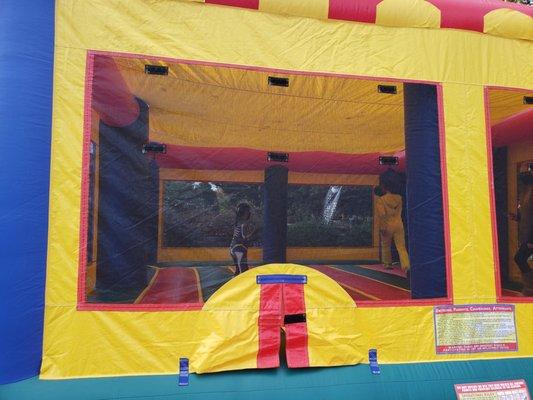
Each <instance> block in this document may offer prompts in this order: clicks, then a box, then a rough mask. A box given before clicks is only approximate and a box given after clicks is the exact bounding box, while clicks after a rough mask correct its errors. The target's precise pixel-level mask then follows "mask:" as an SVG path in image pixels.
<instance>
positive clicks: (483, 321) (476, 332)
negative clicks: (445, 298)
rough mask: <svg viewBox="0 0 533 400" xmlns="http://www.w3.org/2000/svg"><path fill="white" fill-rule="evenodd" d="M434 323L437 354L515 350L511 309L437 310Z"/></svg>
mask: <svg viewBox="0 0 533 400" xmlns="http://www.w3.org/2000/svg"><path fill="white" fill-rule="evenodd" d="M434 321H435V344H436V349H437V354H450V353H482V352H488V351H497V352H499V351H516V350H518V340H517V337H516V325H515V317H514V305H510V304H480V305H472V304H471V305H461V306H436V307H435V308H434Z"/></svg>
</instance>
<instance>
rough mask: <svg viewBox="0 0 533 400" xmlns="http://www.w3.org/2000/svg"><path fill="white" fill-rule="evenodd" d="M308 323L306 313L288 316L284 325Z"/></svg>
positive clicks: (284, 319)
mask: <svg viewBox="0 0 533 400" xmlns="http://www.w3.org/2000/svg"><path fill="white" fill-rule="evenodd" d="M306 321H307V317H306V315H305V313H304V314H287V315H285V316H284V317H283V324H284V325H287V324H298V323H301V322H306Z"/></svg>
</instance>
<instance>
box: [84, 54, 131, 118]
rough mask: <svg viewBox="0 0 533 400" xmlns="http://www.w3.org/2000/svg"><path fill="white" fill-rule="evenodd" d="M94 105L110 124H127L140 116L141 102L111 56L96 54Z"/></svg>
mask: <svg viewBox="0 0 533 400" xmlns="http://www.w3.org/2000/svg"><path fill="white" fill-rule="evenodd" d="M92 85H93V89H92V107H93V109H95V110H96V111H97V112H98V114H99V115H100V119H101V120H102V121H103V122H105V123H106V124H107V125H110V126H127V125H130V124H132V123H133V122H135V121H136V120H137V118H138V117H139V112H140V109H139V103H137V100H136V99H135V96H133V94H132V93H131V92H130V90H129V88H128V86H127V85H126V82H125V81H124V79H123V78H122V75H121V74H120V72H119V71H118V69H117V66H116V64H115V62H114V61H113V59H112V58H111V57H107V56H95V58H94V64H93V82H92Z"/></svg>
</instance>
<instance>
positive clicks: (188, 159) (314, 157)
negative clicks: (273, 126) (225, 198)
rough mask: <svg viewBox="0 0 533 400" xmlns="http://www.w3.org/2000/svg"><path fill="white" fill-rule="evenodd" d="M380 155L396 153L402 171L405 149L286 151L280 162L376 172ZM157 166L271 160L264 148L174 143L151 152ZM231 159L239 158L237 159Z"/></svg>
mask: <svg viewBox="0 0 533 400" xmlns="http://www.w3.org/2000/svg"><path fill="white" fill-rule="evenodd" d="M380 156H394V157H398V165H395V166H394V169H395V170H396V171H401V172H403V171H405V150H400V151H398V152H395V153H383V154H381V153H364V154H346V153H330V152H325V151H299V152H289V161H288V162H287V163H284V165H286V166H287V167H288V168H289V170H290V171H291V172H307V173H325V174H352V175H360V174H361V175H362V174H371V175H379V174H381V173H383V172H385V171H387V170H388V169H389V168H390V166H388V165H380V164H379V157H380ZM155 160H156V162H157V164H158V165H159V167H161V168H178V169H208V170H215V171H226V170H250V171H252V170H256V171H260V170H264V169H266V168H267V167H268V166H269V165H272V162H269V161H267V158H266V151H265V150H257V149H249V148H237V147H228V148H224V149H221V148H219V147H214V148H213V147H196V146H181V145H175V144H167V145H166V153H158V154H155ZM235 160H239V162H238V163H236V162H235Z"/></svg>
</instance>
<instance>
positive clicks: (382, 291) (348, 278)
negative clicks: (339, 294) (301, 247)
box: [311, 265, 411, 300]
mask: <svg viewBox="0 0 533 400" xmlns="http://www.w3.org/2000/svg"><path fill="white" fill-rule="evenodd" d="M311 267H312V268H315V269H316V270H318V271H320V272H322V273H323V274H326V275H327V276H329V277H330V278H331V279H333V280H335V281H337V282H338V283H339V284H341V285H343V284H345V285H347V286H350V287H352V288H354V289H356V290H360V291H362V292H364V293H368V294H369V295H371V296H374V297H377V298H379V299H380V300H410V299H411V292H410V291H408V290H405V289H402V288H399V287H396V286H393V285H390V284H387V283H385V282H379V281H376V280H374V279H371V278H367V277H365V276H361V275H357V274H354V273H351V272H347V271H344V270H340V269H336V268H333V267H330V266H326V265H313V266H311Z"/></svg>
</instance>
